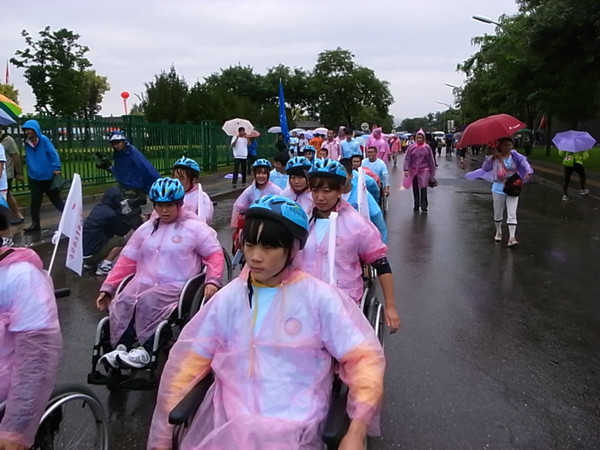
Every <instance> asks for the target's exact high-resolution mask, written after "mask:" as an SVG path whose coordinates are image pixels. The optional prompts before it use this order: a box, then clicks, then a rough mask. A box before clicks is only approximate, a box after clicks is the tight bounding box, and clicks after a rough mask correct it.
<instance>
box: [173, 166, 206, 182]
mask: <svg viewBox="0 0 600 450" xmlns="http://www.w3.org/2000/svg"><path fill="white" fill-rule="evenodd" d="M181 174H184V175H185V176H186V178H187V179H188V180H192V181H194V180H197V179H198V178H200V177H199V176H198V175H196V172H194V171H193V170H191V169H184V168H183V167H175V168H174V169H173V177H175V176H176V175H181ZM175 178H176V177H175Z"/></svg>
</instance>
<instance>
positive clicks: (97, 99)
mask: <svg viewBox="0 0 600 450" xmlns="http://www.w3.org/2000/svg"><path fill="white" fill-rule="evenodd" d="M21 34H22V36H23V37H24V38H25V43H26V48H25V49H24V50H17V51H16V52H15V56H14V57H13V58H11V59H10V62H11V63H12V64H14V65H15V66H17V67H21V68H24V69H25V73H24V75H25V79H26V80H27V83H28V84H29V86H31V89H32V90H33V94H34V96H35V98H36V104H35V109H36V111H38V112H45V113H48V114H55V115H60V116H64V117H75V116H76V117H82V118H85V117H90V115H93V114H95V113H97V112H98V111H99V110H100V106H99V105H100V104H101V102H102V98H103V96H104V93H105V92H106V91H107V90H108V89H109V85H108V82H107V80H106V78H105V77H101V76H99V75H97V74H96V72H95V71H93V70H90V68H91V67H92V63H91V62H90V61H89V60H88V59H87V58H86V56H85V55H86V53H87V52H89V48H88V47H87V46H85V45H81V44H79V42H78V40H79V37H80V36H79V35H78V34H76V33H74V32H72V31H70V30H67V29H66V28H61V29H60V30H58V31H51V30H50V27H49V26H48V27H46V28H44V29H43V30H42V31H40V32H39V36H40V38H39V39H38V40H34V38H33V37H32V36H31V35H30V34H29V33H28V32H27V30H23V31H22V33H21Z"/></svg>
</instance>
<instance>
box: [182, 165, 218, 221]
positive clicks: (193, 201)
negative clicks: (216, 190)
mask: <svg viewBox="0 0 600 450" xmlns="http://www.w3.org/2000/svg"><path fill="white" fill-rule="evenodd" d="M173 178H176V179H178V180H179V181H180V182H181V184H182V185H183V189H184V190H185V197H184V198H183V207H184V208H186V209H189V210H190V211H192V212H193V213H194V214H198V217H200V218H201V219H202V220H204V221H205V222H206V223H207V224H209V225H210V224H211V223H212V219H213V215H214V206H213V202H212V200H211V199H210V197H209V196H208V194H207V193H206V192H204V191H203V190H202V185H201V184H200V181H199V178H200V166H199V165H198V163H197V162H196V161H194V160H193V159H191V158H186V157H185V156H182V157H181V158H179V159H178V160H177V161H175V164H174V165H173Z"/></svg>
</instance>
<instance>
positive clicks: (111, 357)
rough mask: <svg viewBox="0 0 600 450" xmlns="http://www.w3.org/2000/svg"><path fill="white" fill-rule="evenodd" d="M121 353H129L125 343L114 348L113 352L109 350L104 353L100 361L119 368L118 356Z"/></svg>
mask: <svg viewBox="0 0 600 450" xmlns="http://www.w3.org/2000/svg"><path fill="white" fill-rule="evenodd" d="M119 355H127V347H125V346H124V345H123V344H119V345H117V348H116V349H114V350H113V351H112V352H108V353H105V354H104V355H102V358H100V359H99V360H98V362H99V363H103V364H108V365H109V366H111V367H113V368H115V369H118V368H119V360H118V358H117V356H119Z"/></svg>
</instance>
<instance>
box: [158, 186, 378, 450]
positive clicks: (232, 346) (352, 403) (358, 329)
mask: <svg viewBox="0 0 600 450" xmlns="http://www.w3.org/2000/svg"><path fill="white" fill-rule="evenodd" d="M307 226H308V220H307V217H306V214H305V213H304V211H303V210H302V208H301V207H300V206H299V205H298V204H297V203H295V202H293V201H291V200H289V199H286V198H284V197H281V196H278V195H270V196H266V197H263V198H261V199H260V200H259V201H257V202H256V203H255V204H254V205H252V206H251V207H250V208H249V209H248V211H247V213H246V224H245V226H244V234H243V235H244V239H245V241H244V255H245V259H246V261H247V264H246V266H245V268H244V270H243V271H242V273H241V274H240V276H239V277H238V278H237V279H235V280H234V281H232V282H231V283H230V284H228V285H227V286H226V287H224V288H223V289H222V290H221V291H220V292H218V293H217V294H216V295H215V297H214V298H213V299H212V300H211V301H210V302H209V303H208V304H207V306H205V307H204V308H203V309H202V310H201V311H200V312H199V313H198V314H197V315H196V316H195V317H194V318H193V319H192V320H191V321H190V323H188V324H187V325H186V326H185V328H184V329H183V331H182V333H181V335H180V337H179V339H178V341H177V343H176V344H175V345H174V347H173V349H172V350H171V352H170V355H169V360H168V361H167V363H166V365H165V369H164V372H163V375H162V378H161V383H160V388H159V391H158V398H157V404H156V409H155V411H154V417H153V419H152V425H151V429H150V436H149V438H148V448H149V449H162V448H170V447H171V431H172V427H171V426H169V425H168V422H167V417H168V415H169V412H170V411H171V409H172V408H173V407H174V406H175V405H176V404H177V403H178V402H179V400H180V399H181V398H183V397H184V395H185V394H186V393H187V392H188V391H189V390H190V389H191V387H192V386H194V385H195V384H196V383H197V382H198V381H199V380H200V379H202V378H203V377H204V376H205V375H206V374H207V373H208V372H209V371H210V370H212V371H213V373H214V375H215V383H214V384H213V386H212V387H211V388H210V390H209V392H208V393H207V396H206V398H205V399H204V401H203V403H202V405H201V406H200V409H199V411H198V412H197V413H196V416H195V418H194V420H193V422H192V424H191V425H190V428H189V431H188V433H187V435H186V437H185V438H184V441H183V445H182V447H181V448H183V449H192V448H193V449H200V448H201V449H244V450H253V449H257V450H258V449H260V450H262V449H273V450H275V449H277V450H280V449H284V450H285V449H290V450H291V449H301V448H302V449H307V448H319V447H320V445H322V444H321V442H320V430H321V424H322V422H323V420H324V418H325V416H326V414H327V410H328V406H329V405H328V404H329V399H330V396H331V382H332V378H333V360H332V357H333V358H335V359H337V360H338V361H339V373H340V377H341V378H342V380H343V381H344V382H345V383H346V384H347V385H348V387H349V390H350V393H349V396H348V408H347V411H348V414H349V416H350V419H351V423H350V428H349V429H348V432H347V433H346V435H345V436H344V438H343V440H342V442H341V445H340V447H339V448H340V449H344V448H346V449H348V448H359V446H361V445H362V443H363V440H364V437H365V435H366V433H367V430H369V431H370V432H371V433H377V432H378V429H379V413H380V407H381V399H382V393H383V373H384V367H385V361H384V356H383V350H382V348H381V346H380V344H379V342H378V341H377V338H376V337H375V334H374V333H373V330H372V329H371V327H370V325H369V323H368V322H367V320H366V319H365V318H364V317H363V315H362V314H361V312H360V311H359V310H358V308H356V306H354V304H353V303H352V301H351V300H350V299H349V298H347V297H346V296H344V295H343V294H341V293H340V292H339V291H338V290H337V289H335V288H333V287H331V286H328V285H327V284H325V283H323V282H321V281H319V280H317V279H316V278H313V277H312V276H310V275H308V274H306V273H304V272H301V271H299V270H298V269H295V268H293V266H292V261H293V257H294V255H295V254H296V252H297V251H298V249H300V248H302V246H303V245H304V242H305V240H306V234H307Z"/></svg>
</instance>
